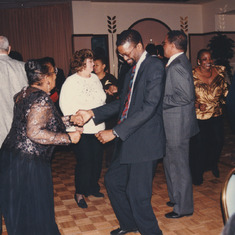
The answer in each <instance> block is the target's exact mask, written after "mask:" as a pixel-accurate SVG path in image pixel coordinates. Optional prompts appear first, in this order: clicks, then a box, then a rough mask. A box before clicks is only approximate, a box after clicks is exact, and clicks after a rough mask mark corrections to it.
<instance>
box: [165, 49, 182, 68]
mask: <svg viewBox="0 0 235 235" xmlns="http://www.w3.org/2000/svg"><path fill="white" fill-rule="evenodd" d="M183 53H184V52H179V53H176V54H174V55H173V56H171V57H170V59H169V60H168V62H167V65H166V67H167V66H169V65H170V63H171V62H172V61H173V60H174V59H176V58H177V57H178V56H180V55H182V54H183Z"/></svg>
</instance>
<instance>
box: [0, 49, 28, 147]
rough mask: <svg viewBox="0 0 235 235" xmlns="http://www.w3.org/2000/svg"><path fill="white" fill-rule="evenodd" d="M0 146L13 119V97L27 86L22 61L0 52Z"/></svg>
mask: <svg viewBox="0 0 235 235" xmlns="http://www.w3.org/2000/svg"><path fill="white" fill-rule="evenodd" d="M0 84H1V85H0V105H1V112H0V127H1V131H0V148H1V145H2V142H3V141H4V139H5V137H6V136H7V134H8V132H9V130H10V127H11V123H12V119H13V107H14V101H13V97H14V95H15V94H16V93H18V92H19V91H20V90H21V89H22V88H23V87H24V86H27V84H28V80H27V77H26V73H25V69H24V62H20V61H17V60H13V59H11V58H10V57H9V56H8V55H2V54H0Z"/></svg>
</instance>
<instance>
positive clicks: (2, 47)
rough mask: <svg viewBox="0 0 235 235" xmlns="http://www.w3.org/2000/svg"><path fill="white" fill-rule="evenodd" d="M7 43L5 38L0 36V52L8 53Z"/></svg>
mask: <svg viewBox="0 0 235 235" xmlns="http://www.w3.org/2000/svg"><path fill="white" fill-rule="evenodd" d="M8 50H9V41H8V39H7V38H6V37H4V36H0V52H8Z"/></svg>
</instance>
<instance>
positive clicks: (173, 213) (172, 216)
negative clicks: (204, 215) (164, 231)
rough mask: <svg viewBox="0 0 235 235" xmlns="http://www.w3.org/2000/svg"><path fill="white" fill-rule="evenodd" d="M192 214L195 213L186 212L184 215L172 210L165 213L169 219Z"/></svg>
mask: <svg viewBox="0 0 235 235" xmlns="http://www.w3.org/2000/svg"><path fill="white" fill-rule="evenodd" d="M192 214H193V213H191V214H184V215H178V214H177V213H175V212H174V211H172V212H169V213H167V214H165V217H166V218H168V219H178V218H181V217H184V216H190V215H192Z"/></svg>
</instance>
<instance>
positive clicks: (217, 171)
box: [212, 167, 219, 178]
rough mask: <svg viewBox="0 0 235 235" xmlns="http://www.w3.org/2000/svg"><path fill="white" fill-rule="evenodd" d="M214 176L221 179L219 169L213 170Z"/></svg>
mask: <svg viewBox="0 0 235 235" xmlns="http://www.w3.org/2000/svg"><path fill="white" fill-rule="evenodd" d="M212 174H213V175H214V176H215V177H216V178H219V169H218V167H215V168H213V169H212Z"/></svg>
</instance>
